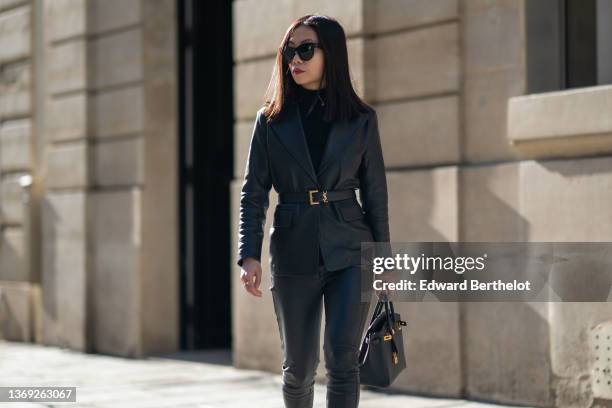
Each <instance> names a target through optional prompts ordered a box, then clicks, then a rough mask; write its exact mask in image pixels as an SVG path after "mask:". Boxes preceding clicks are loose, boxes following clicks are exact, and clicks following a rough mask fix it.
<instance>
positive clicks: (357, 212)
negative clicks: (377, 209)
mask: <svg viewBox="0 0 612 408" xmlns="http://www.w3.org/2000/svg"><path fill="white" fill-rule="evenodd" d="M339 209H340V214H342V218H343V219H344V221H353V220H358V219H360V218H362V217H363V212H362V210H361V207H359V206H358V205H350V206H340V207H339Z"/></svg>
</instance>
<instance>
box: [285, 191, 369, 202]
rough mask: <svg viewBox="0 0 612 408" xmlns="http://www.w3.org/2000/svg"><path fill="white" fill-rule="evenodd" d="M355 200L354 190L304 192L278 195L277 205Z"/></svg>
mask: <svg viewBox="0 0 612 408" xmlns="http://www.w3.org/2000/svg"><path fill="white" fill-rule="evenodd" d="M348 198H357V196H356V195H355V190H354V189H352V188H351V189H346V190H328V191H326V190H320V191H319V190H308V191H304V192H284V193H278V202H279V204H285V203H306V204H310V205H315V204H322V203H329V202H331V201H339V200H346V199H348Z"/></svg>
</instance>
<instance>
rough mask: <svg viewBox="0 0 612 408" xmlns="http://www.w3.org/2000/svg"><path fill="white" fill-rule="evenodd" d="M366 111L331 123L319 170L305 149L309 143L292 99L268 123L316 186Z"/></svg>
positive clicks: (363, 117)
mask: <svg viewBox="0 0 612 408" xmlns="http://www.w3.org/2000/svg"><path fill="white" fill-rule="evenodd" d="M365 117H366V115H365V114H361V115H359V117H358V118H356V119H353V120H352V121H348V122H340V121H335V122H333V123H332V126H331V129H330V132H329V136H328V140H327V143H326V144H325V150H324V151H323V156H322V157H321V163H320V164H319V169H318V171H315V169H314V166H313V164H312V159H311V157H310V151H309V149H308V143H307V141H306V136H305V134H304V127H303V125H302V118H301V115H300V111H299V108H298V106H297V104H295V103H291V106H290V107H289V109H288V110H287V114H286V116H285V117H284V118H282V119H281V120H278V121H276V122H272V123H271V125H270V126H271V127H272V128H273V129H274V133H275V134H276V136H277V137H278V139H279V140H280V142H281V143H282V144H283V145H284V146H285V148H286V149H287V151H288V152H289V153H290V154H291V156H293V158H294V159H295V161H296V162H297V163H298V164H299V165H300V167H302V169H303V170H304V171H305V172H306V174H308V176H309V177H310V178H311V179H312V181H313V182H314V183H316V186H317V187H321V184H320V182H319V176H320V175H321V174H323V171H325V169H326V168H327V167H328V166H329V165H330V164H331V163H333V162H334V161H335V160H339V159H340V155H341V154H342V152H344V149H345V146H346V145H347V144H348V143H349V142H350V140H351V137H352V136H353V134H354V133H355V132H356V131H357V129H358V128H359V126H360V125H361V124H362V122H363V120H364V119H365Z"/></svg>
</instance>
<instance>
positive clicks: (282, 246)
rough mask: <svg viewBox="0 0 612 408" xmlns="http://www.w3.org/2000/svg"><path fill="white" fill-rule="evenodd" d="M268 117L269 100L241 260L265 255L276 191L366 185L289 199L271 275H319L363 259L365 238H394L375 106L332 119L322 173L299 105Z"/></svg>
mask: <svg viewBox="0 0 612 408" xmlns="http://www.w3.org/2000/svg"><path fill="white" fill-rule="evenodd" d="M289 103H290V104H291V105H289V106H288V107H287V112H285V113H284V114H283V115H282V117H280V118H279V119H278V120H277V121H276V122H273V123H270V124H268V123H267V122H266V117H265V115H264V114H263V110H264V108H263V107H262V108H261V109H260V110H259V111H258V112H257V118H256V120H255V125H254V128H253V132H252V135H251V142H250V148H249V153H248V159H247V163H246V168H245V172H244V181H243V183H242V190H241V196H240V221H239V233H238V261H237V263H238V265H240V266H241V265H242V261H243V260H244V258H247V257H254V258H256V259H258V260H261V247H262V241H263V236H264V231H263V230H264V227H265V220H266V213H267V210H268V205H269V191H270V189H271V187H272V186H274V189H275V190H276V191H277V192H285V191H290V192H306V191H308V190H311V189H319V190H321V191H322V190H342V189H360V199H361V202H362V205H363V207H361V206H360V205H359V202H358V201H357V199H347V200H341V201H333V202H328V203H322V204H319V205H310V204H308V203H299V204H296V203H284V204H283V203H282V204H277V205H276V207H275V209H274V219H273V222H272V227H271V228H270V247H269V250H270V267H271V274H272V275H309V274H310V275H312V274H313V273H314V272H313V271H314V270H316V268H317V266H318V264H319V252H318V249H319V245H320V246H321V252H322V255H323V260H324V262H325V266H326V268H327V269H328V270H337V269H341V268H344V267H347V266H351V265H359V264H360V263H361V242H362V241H368V242H372V241H374V242H389V217H388V206H387V202H388V199H387V179H386V174H385V164H384V160H383V154H382V148H381V143H380V136H379V131H378V120H377V115H376V111H375V110H373V109H370V110H369V111H368V112H367V113H361V114H360V115H359V116H358V117H357V118H356V119H353V120H351V121H344V122H340V121H336V122H334V123H333V124H332V127H331V129H330V133H329V136H328V140H327V144H326V146H325V150H324V152H323V156H322V158H321V163H320V165H319V169H318V171H316V172H315V170H314V167H313V165H312V161H311V159H310V153H309V150H308V145H307V143H306V138H305V135H304V132H303V128H302V121H301V116H300V112H299V109H298V106H297V104H295V103H294V102H289Z"/></svg>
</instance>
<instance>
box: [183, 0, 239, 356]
mask: <svg viewBox="0 0 612 408" xmlns="http://www.w3.org/2000/svg"><path fill="white" fill-rule="evenodd" d="M177 1H178V4H177V5H178V8H177V10H178V15H177V17H178V33H177V34H178V41H179V44H178V45H179V47H178V50H179V52H178V59H179V67H178V75H179V78H178V80H179V113H180V121H179V123H180V129H179V135H180V136H179V137H180V143H179V145H180V153H179V155H180V157H179V163H180V169H179V170H180V171H179V177H180V180H179V186H180V187H179V189H180V191H179V195H180V207H179V208H180V214H179V220H180V221H179V223H180V226H179V228H180V271H181V274H180V276H181V285H180V290H181V295H180V299H181V308H180V310H181V319H180V322H181V323H180V330H181V348H182V349H183V350H194V349H205V348H230V347H231V309H230V307H231V305H230V281H229V276H230V273H229V270H230V182H231V179H232V169H233V124H232V121H233V111H232V108H233V103H232V95H233V90H232V38H231V32H232V25H231V22H232V18H231V5H232V3H231V1H214V2H205V1H198V0H177Z"/></svg>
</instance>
